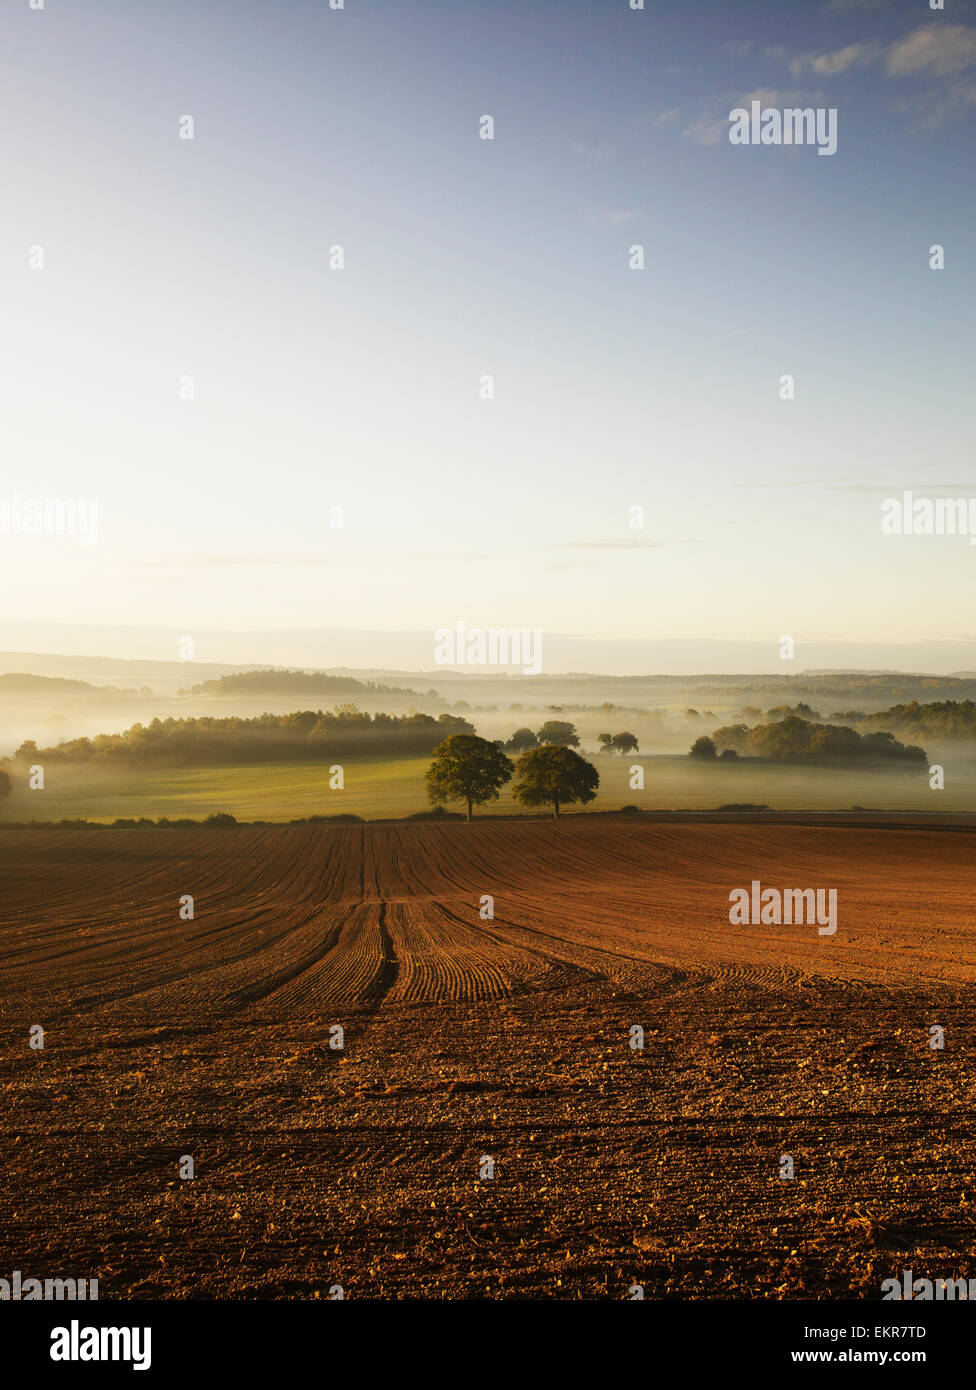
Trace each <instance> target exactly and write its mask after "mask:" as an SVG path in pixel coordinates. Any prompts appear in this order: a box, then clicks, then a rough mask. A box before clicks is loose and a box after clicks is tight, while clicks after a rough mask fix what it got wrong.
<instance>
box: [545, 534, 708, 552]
mask: <svg viewBox="0 0 976 1390" xmlns="http://www.w3.org/2000/svg"><path fill="white" fill-rule="evenodd" d="M698 544H700V542H698V541H691V540H673V541H655V540H651V539H650V537H644V536H616V537H613V538H612V539H610V540H595V541H554V542H553V543H552V544H551V545H550V546H549V549H550V550H659V549H661V548H662V547H663V546H666V545H698Z"/></svg>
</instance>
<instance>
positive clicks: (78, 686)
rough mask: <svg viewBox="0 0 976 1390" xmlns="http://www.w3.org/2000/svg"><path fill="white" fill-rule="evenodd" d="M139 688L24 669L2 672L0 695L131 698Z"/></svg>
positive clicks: (137, 692) (101, 698) (136, 693)
mask: <svg viewBox="0 0 976 1390" xmlns="http://www.w3.org/2000/svg"><path fill="white" fill-rule="evenodd" d="M139 693H140V692H139V691H138V690H120V689H119V688H118V686H114V685H91V684H90V683H89V682H88V681H78V680H68V679H66V678H65V677H63V676H30V675H27V674H26V673H25V672H23V671H10V672H8V673H6V674H0V697H2V696H4V695H34V696H37V695H68V696H70V697H71V698H72V699H75V700H77V699H92V700H93V699H98V700H104V699H106V698H108V699H112V698H113V697H115V696H118V697H120V698H126V699H129V698H131V697H132V696H133V695H138V694H139Z"/></svg>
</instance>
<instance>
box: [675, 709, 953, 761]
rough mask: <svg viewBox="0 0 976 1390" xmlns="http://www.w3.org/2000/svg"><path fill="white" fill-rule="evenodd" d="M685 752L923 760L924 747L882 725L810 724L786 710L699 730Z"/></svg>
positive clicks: (782, 758) (781, 757) (816, 758)
mask: <svg viewBox="0 0 976 1390" xmlns="http://www.w3.org/2000/svg"><path fill="white" fill-rule="evenodd" d="M691 756H692V757H693V758H698V759H702V760H709V759H714V758H716V757H721V758H723V759H725V760H726V761H728V760H729V759H735V758H739V757H749V758H765V759H770V760H772V761H773V762H780V763H789V762H843V763H854V762H889V763H891V762H894V763H909V764H912V763H927V762H928V756H927V754H926V752H925V749H924V748H920V747H918V746H917V745H915V744H908V745H906V744H904V743H899V742H898V740H897V739H896V738H895V736H894V734H892V733H890V732H889V731H887V730H879V731H878V732H876V733H870V734H864V735H861V734H859V733H858V732H857V730H856V729H851V728H847V727H846V726H843V725H841V726H836V725H828V724H813V723H811V722H810V721H809V720H808V719H800V718H799V717H798V716H796V715H791V716H790V717H789V718H788V719H781V720H778V721H777V722H776V723H773V724H757V725H756V726H755V727H754V728H752V729H750V728H749V727H748V726H747V725H745V724H727V725H725V726H724V727H723V728H721V729H716V730H715V732H714V733H713V734H712V736H711V737H710V738H709V737H708V736H707V735H704V734H703V735H702V737H701V738H697V739H695V742H694V743H693V744H692V745H691Z"/></svg>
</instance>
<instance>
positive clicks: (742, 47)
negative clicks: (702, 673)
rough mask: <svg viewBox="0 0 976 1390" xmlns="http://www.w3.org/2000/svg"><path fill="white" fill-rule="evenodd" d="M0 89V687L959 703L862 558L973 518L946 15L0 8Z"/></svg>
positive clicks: (965, 25)
mask: <svg viewBox="0 0 976 1390" xmlns="http://www.w3.org/2000/svg"><path fill="white" fill-rule="evenodd" d="M34 3H35V4H37V3H39V0H34ZM0 73H2V78H3V80H2V82H0V113H2V124H3V130H4V133H5V138H4V139H3V141H2V142H0V179H2V182H3V187H4V191H5V196H4V198H3V200H2V204H0V295H2V302H3V306H4V307H3V330H2V332H0V432H2V450H0V526H2V524H3V522H4V518H5V517H7V518H9V525H6V527H5V529H6V531H7V532H9V534H4V533H0V592H2V594H3V596H4V602H3V604H2V607H0V642H2V643H3V645H4V646H6V647H9V648H16V649H17V650H25V651H30V650H38V651H39V650H61V651H64V652H73V651H89V650H97V651H102V652H105V653H106V654H112V655H123V656H124V655H129V656H133V657H139V656H150V655H151V656H154V657H158V656H159V655H161V654H164V653H165V651H166V649H167V647H168V645H170V644H172V645H173V646H174V648H175V644H176V641H177V637H178V636H179V635H184V634H198V636H199V641H198V644H197V655H198V657H199V658H200V659H201V660H222V659H226V658H227V656H228V653H232V656H231V659H234V660H240V661H245V660H250V661H262V660H274V659H276V658H275V657H273V656H269V655H268V652H269V648H270V646H271V645H272V644H271V643H270V642H269V639H268V634H272V635H275V638H276V640H275V643H274V644H273V645H274V650H275V651H287V653H288V655H287V658H286V659H287V660H288V661H290V662H293V663H296V664H311V663H316V664H361V665H369V666H374V667H378V666H383V665H389V664H396V654H397V653H398V652H400V651H401V650H402V649H403V648H404V643H407V644H408V645H410V650H411V652H412V651H414V650H416V652H417V654H418V656H417V662H416V664H418V665H425V664H426V665H428V666H429V665H431V664H432V651H433V634H434V632H435V631H436V630H437V629H440V628H444V627H450V626H453V625H454V624H456V623H457V622H458V621H464V622H465V623H466V624H467V625H468V627H473V626H479V625H480V626H482V627H484V628H491V627H505V628H510V627H519V628H527V629H533V630H539V631H541V632H542V633H543V634H545V635H546V637H547V639H549V645H550V650H551V651H553V652H559V653H560V656H559V658H558V659H559V660H560V661H561V662H568V661H570V656H566V657H565V658H564V657H563V655H562V653H563V652H564V651H567V652H573V654H574V655H575V656H576V657H580V656H581V653H585V664H586V666H587V668H588V669H592V670H600V669H607V670H620V669H622V668H627V667H632V668H633V669H634V670H637V671H640V670H646V669H651V668H649V667H648V664H647V663H648V661H650V660H651V657H652V656H653V655H654V654H655V653H657V654H658V655H659V656H661V654H662V653H664V652H665V651H666V652H669V653H671V652H676V653H678V654H677V655H676V656H673V657H672V656H668V657H667V661H668V662H670V663H671V665H670V666H668V665H667V664H665V662H664V658H663V656H661V662H660V664H659V665H658V667H657V668H656V669H675V663H677V669H681V668H684V669H688V670H692V671H693V670H701V669H709V670H720V669H726V670H735V669H744V670H747V669H766V670H769V669H775V667H776V666H777V664H778V662H777V658H778V655H779V643H780V638H781V636H782V635H784V634H790V635H793V636H794V638H795V640H796V642H797V646H798V648H800V649H803V650H806V651H807V652H809V653H812V654H814V655H815V656H817V657H820V658H825V659H822V660H821V662H820V664H834V665H838V664H843V665H849V666H859V665H863V666H873V665H877V664H879V662H878V656H879V654H882V655H883V656H884V658H885V659H884V661H883V664H885V665H899V664H900V665H903V666H905V667H907V668H910V669H931V670H949V669H961V668H968V669H973V668H976V617H974V614H973V598H972V595H973V592H974V587H973V575H974V567H976V548H974V547H973V546H971V545H970V543H969V539H968V537H966V536H925V535H902V536H895V535H883V534H882V531H881V504H882V502H883V501H884V500H885V499H886V498H889V497H892V496H901V494H902V493H903V491H904V490H911V491H912V492H913V494H915V495H916V496H928V497H937V496H953V497H968V496H970V495H973V496H976V479H974V476H973V475H974V470H973V466H972V430H971V419H970V414H971V412H970V411H969V410H968V408H967V407H968V405H969V401H970V400H971V397H972V380H971V377H972V371H971V367H972V353H971V341H972V324H973V322H974V307H976V305H974V273H973V265H974V251H976V245H974V242H976V206H974V204H976V184H974V180H973V178H972V155H973V149H974V143H973V137H974V119H976V10H974V6H973V4H971V3H966V0H946V3H945V8H944V10H942V11H933V10H931V9H930V7H929V4H928V3H927V0H891V3H888V2H887V0H832V2H831V0H824V3H820V0H802V3H801V2H800V0H794V3H791V4H789V5H783V4H782V3H781V2H780V0H770V2H769V3H765V0H763V2H762V3H760V0H744V3H734V0H682V3H680V4H667V3H663V0H647V4H646V7H645V8H644V9H643V10H634V9H632V8H631V7H630V3H629V0H560V3H548V2H547V0H538V3H531V2H530V0H525V2H524V3H509V2H507V0H484V2H483V3H482V0H465V3H463V4H462V3H457V0H423V3H420V0H383V2H380V0H345V3H344V5H343V7H342V8H341V9H332V8H330V5H329V4H328V3H327V0H317V3H307V0H278V3H275V4H270V3H264V4H260V5H258V4H254V3H249V2H248V0H193V2H192V3H188V2H187V0H167V3H165V4H163V3H161V0H153V2H152V3H151V2H150V0H144V2H143V3H139V4H138V5H133V4H132V3H131V0H118V3H115V2H114V0H89V3H72V2H71V0H44V8H43V9H32V8H31V7H30V4H29V2H28V0H22V2H21V0H11V3H9V4H8V5H6V6H5V7H4V9H3V12H2V15H0ZM753 100H758V101H759V102H760V105H761V107H762V108H770V107H776V108H783V107H788V106H789V107H792V106H802V107H807V106H809V107H813V108H824V109H834V110H836V113H837V116H836V122H837V124H836V129H837V149H836V153H834V154H832V155H829V156H822V155H820V154H818V151H817V149H816V147H812V146H800V145H797V146H792V147H790V146H785V145H757V146H746V147H740V146H736V145H733V144H732V143H731V142H730V140H729V129H730V121H729V115H730V112H731V111H732V110H733V109H735V108H739V107H746V108H750V104H751V102H752V101H753ZM187 116H192V120H193V127H192V133H193V138H192V139H185V138H181V130H182V132H183V133H184V134H185V133H187V129H188V127H187V123H186V121H185V119H184V118H185V117H187ZM485 116H491V118H492V121H493V125H494V128H493V136H494V138H493V139H482V138H481V132H482V131H483V129H484V121H483V117H485ZM934 244H939V245H942V246H943V247H944V248H945V250H944V256H945V267H944V269H941V270H933V269H931V268H930V251H929V248H930V247H931V246H932V245H934ZM634 246H640V247H642V248H643V258H644V266H643V269H632V268H631V260H632V258H633V253H632V250H631V248H632V247H634ZM335 247H341V248H342V257H343V265H342V268H341V269H338V268H333V265H332V262H334V260H335V252H334V250H331V249H330V248H335ZM39 250H40V255H41V256H42V257H43V265H42V266H40V265H39V264H38V260H39V256H38V251H39ZM784 375H789V376H792V377H793V380H794V398H793V399H787V400H784V399H781V378H783V376H784ZM485 378H491V379H492V384H493V398H490V399H486V398H484V397H485V393H486V386H485ZM191 390H192V399H188V398H187V397H188V395H189V394H190V392H191ZM52 500H54V501H60V502H61V503H62V504H66V503H69V502H81V501H86V502H94V503H95V504H96V505H97V513H93V512H89V513H88V516H89V517H91V516H95V517H97V521H96V522H95V523H94V524H92V523H91V522H89V523H88V525H87V529H86V531H85V534H84V535H75V536H68V535H57V534H41V535H35V534H14V529H15V518H16V517H17V516H23V515H24V514H25V513H24V508H25V506H26V505H27V504H28V503H29V502H31V501H39V502H44V501H47V502H51V501H52ZM635 508H642V509H643V522H644V524H643V528H642V529H637V528H635V527H634V526H633V525H632V521H633V520H634V519H635V518H639V517H640V513H637V512H635V511H634V509H635ZM336 509H340V510H338V511H337V510H336ZM340 522H341V524H339V523H340ZM311 633H317V634H320V635H321V634H329V636H328V638H320V640H306V636H305V635H307V634H311ZM93 634H94V635H93ZM574 642H575V643H576V644H577V645H576V647H575V649H574V648H573V643H574ZM52 643H54V644H56V645H52ZM93 644H96V645H94V646H93ZM737 644H739V645H738V646H737ZM767 644H768V651H769V660H765V659H764V656H763V653H764V652H765V650H766V646H767ZM428 648H429V649H430V652H431V655H430V656H428V658H427V660H426V662H425V661H424V655H425V653H427V651H428ZM737 651H741V653H742V656H741V659H740V657H739V656H738V655H737ZM350 653H355V662H354V663H353V662H352V661H351V660H350ZM719 654H721V658H720V659H721V663H722V664H721V665H716V664H713V662H710V661H709V660H708V658H709V657H713V658H717V657H718V656H719ZM172 655H173V657H174V658H175V657H176V655H177V652H176V650H175V649H174V651H173V652H172ZM367 658H368V659H367ZM581 659H582V658H581ZM601 662H602V665H601ZM570 669H580V667H579V666H578V665H577V664H576V661H575V660H573V661H572V665H571V667H570Z"/></svg>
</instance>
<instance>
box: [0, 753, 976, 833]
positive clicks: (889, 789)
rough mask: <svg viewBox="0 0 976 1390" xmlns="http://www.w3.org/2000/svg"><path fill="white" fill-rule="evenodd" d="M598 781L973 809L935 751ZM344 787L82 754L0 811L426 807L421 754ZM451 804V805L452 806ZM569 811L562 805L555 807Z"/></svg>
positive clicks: (796, 805)
mask: <svg viewBox="0 0 976 1390" xmlns="http://www.w3.org/2000/svg"><path fill="white" fill-rule="evenodd" d="M594 762H595V765H596V767H597V768H598V769H599V772H600V792H599V795H598V797H597V799H596V801H594V802H592V803H591V809H592V810H595V811H612V810H619V809H620V808H621V807H623V806H637V807H639V808H640V809H641V810H714V809H715V808H716V807H718V806H721V805H724V804H728V803H750V804H753V805H767V806H769V807H770V808H771V809H773V810H784V811H793V810H816V811H833V810H850V809H851V808H852V807H854V806H863V807H865V808H866V809H868V810H918V811H971V810H974V809H976V766H974V765H973V764H972V763H970V762H969V761H968V759H962V758H957V760H956V761H955V762H954V761H953V760H952V758H951V757H949V756H946V758H945V765H946V775H947V784H946V788H945V790H944V791H939V792H935V791H932V790H931V789H930V788H929V783H928V772H927V770H926V771H924V772H910V773H906V772H884V771H857V772H853V771H850V770H848V769H844V768H802V769H799V768H796V767H787V766H778V765H776V764H769V763H764V764H755V765H749V764H740V765H735V764H733V765H731V766H730V765H729V764H725V763H719V764H715V765H702V764H700V763H695V762H692V761H691V759H689V758H688V757H686V756H679V755H675V756H667V755H664V756H653V757H640V756H637V757H627V758H619V757H614V758H609V757H601V756H596V757H595V758H594ZM635 763H639V764H640V765H641V766H642V767H643V769H644V789H643V790H642V791H641V790H637V789H633V788H631V786H630V768H631V767H632V766H633V765H634V764H635ZM343 766H344V770H345V787H344V789H343V790H342V791H332V790H330V788H329V770H328V764H324V763H314V764H312V763H299V762H289V763H282V764H275V765H249V766H246V767H216V768H214V767H203V768H147V769H144V770H140V771H139V772H120V771H111V770H109V771H106V770H99V771H94V770H93V769H92V768H90V767H87V766H85V765H84V764H78V765H65V766H59V765H58V764H56V763H52V764H50V765H49V766H48V767H47V768H46V769H45V775H46V785H45V789H44V790H43V791H36V792H31V791H28V790H26V789H25V788H24V787H23V785H16V784H15V787H16V789H15V792H14V794H13V795H12V796H11V797H10V798H9V799H8V800H7V801H5V802H4V803H2V810H0V823H2V822H3V821H11V820H13V821H29V820H61V819H63V818H65V817H68V818H75V817H84V818H85V819H88V820H97V821H111V820H115V819H116V818H117V817H120V816H124V817H132V818H138V817H139V816H148V817H150V818H151V819H156V818H157V817H159V816H168V817H170V818H171V819H176V818H178V817H180V816H190V817H193V818H195V819H196V818H201V817H203V816H207V815H209V814H211V813H212V812H214V811H228V812H230V813H231V815H234V816H236V817H237V819H238V820H248V821H251V820H267V821H287V820H295V819H298V818H301V817H304V816H312V815H339V814H352V815H357V816H362V817H363V818H364V819H366V820H376V819H382V818H385V817H391V818H395V817H401V816H409V815H413V814H414V813H415V812H418V811H425V810H429V809H430V807H429V804H428V802H427V799H426V795H425V790H424V773H425V772H426V770H427V768H428V767H429V766H430V759H429V758H388V759H380V760H376V759H371V760H366V761H358V760H354V759H348V760H347V761H346V762H345V763H344V764H343ZM510 786H511V784H509V787H508V788H506V789H504V790H503V792H502V795H501V797H500V798H499V800H498V801H496V802H493V803H491V804H490V805H488V806H485V807H482V808H480V809H478V810H477V811H476V814H477V815H491V814H493V813H494V814H498V813H499V812H501V813H504V814H507V815H510V814H512V813H513V812H518V811H519V810H520V809H521V808H520V807H519V806H518V805H517V803H516V802H514V801H513V799H512V796H511V790H510ZM451 809H453V810H458V809H460V808H459V807H457V806H454V807H452V808H451ZM567 814H571V812H567Z"/></svg>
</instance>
